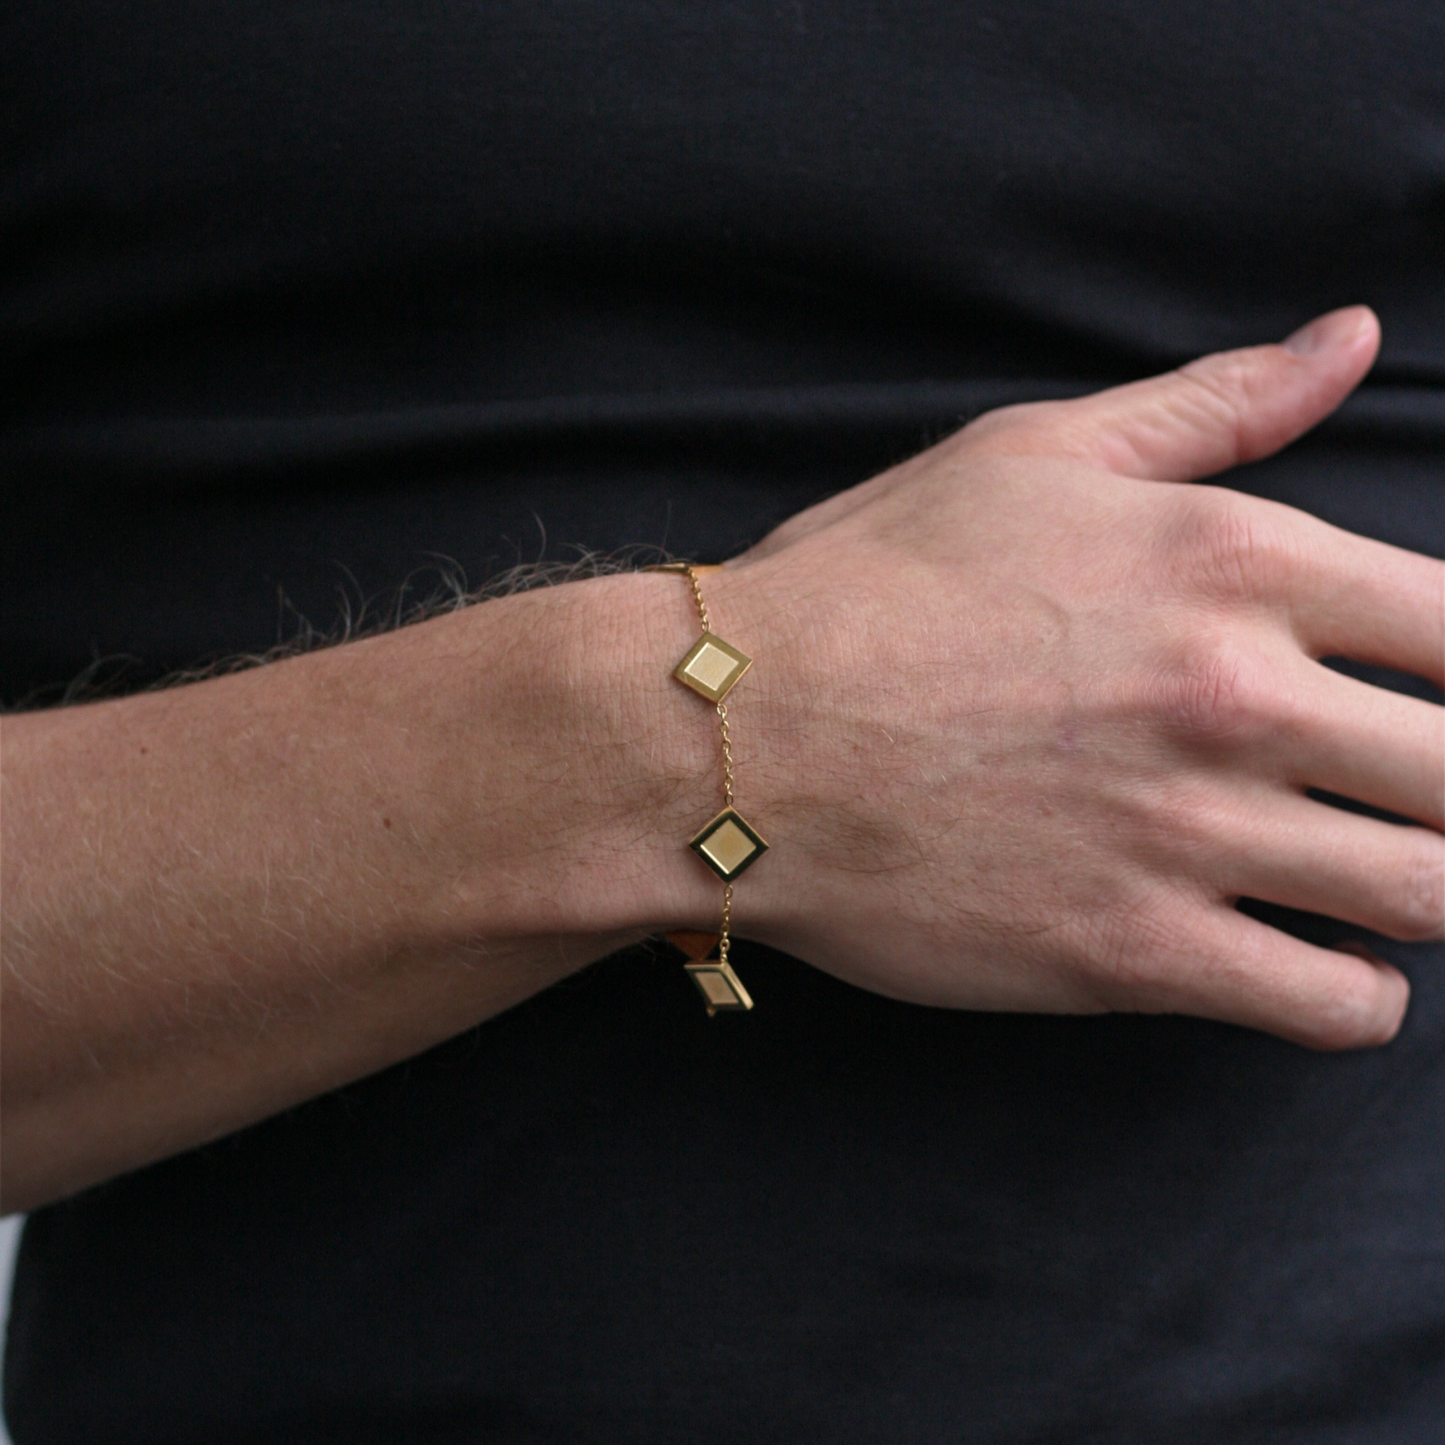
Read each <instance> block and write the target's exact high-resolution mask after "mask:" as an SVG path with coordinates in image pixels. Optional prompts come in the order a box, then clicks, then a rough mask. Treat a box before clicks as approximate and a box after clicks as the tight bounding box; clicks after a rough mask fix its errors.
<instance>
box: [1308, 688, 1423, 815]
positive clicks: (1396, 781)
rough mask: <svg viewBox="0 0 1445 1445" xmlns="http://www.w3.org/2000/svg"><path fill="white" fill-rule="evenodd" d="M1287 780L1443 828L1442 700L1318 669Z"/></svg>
mask: <svg viewBox="0 0 1445 1445" xmlns="http://www.w3.org/2000/svg"><path fill="white" fill-rule="evenodd" d="M1314 671H1315V674H1316V677H1315V684H1316V686H1315V691H1316V692H1317V695H1318V699H1319V701H1318V703H1317V704H1314V705H1312V706H1308V707H1307V708H1306V709H1305V711H1306V714H1307V715H1306V716H1305V717H1304V718H1302V719H1301V721H1300V722H1299V724H1298V727H1299V732H1300V736H1299V739H1298V745H1297V746H1296V747H1295V748H1294V749H1293V750H1292V751H1293V756H1292V757H1291V758H1290V759H1289V762H1288V769H1289V775H1290V776H1289V781H1290V782H1292V783H1294V784H1295V785H1296V786H1298V787H1302V788H1319V789H1322V790H1323V791H1325V792H1328V793H1338V794H1339V795H1340V796H1341V797H1343V798H1353V799H1354V800H1355V801H1356V802H1358V803H1368V804H1370V805H1371V806H1372V807H1376V808H1384V809H1385V810H1386V811H1387V812H1391V813H1398V814H1399V815H1400V816H1401V817H1402V818H1413V819H1415V820H1416V821H1417V822H1420V823H1425V824H1427V825H1428V826H1429V827H1431V828H1435V829H1439V830H1442V831H1445V708H1442V707H1439V706H1437V705H1436V704H1435V703H1430V702H1424V701H1422V700H1421V699H1420V698H1415V697H1406V696H1405V695H1403V694H1402V693H1398V692H1387V691H1386V690H1385V689H1384V688H1381V687H1371V686H1370V685H1369V684H1368V683H1364V682H1359V681H1357V680H1356V679H1355V678H1352V677H1343V676H1341V675H1340V674H1339V673H1337V672H1331V671H1330V670H1329V669H1327V668H1323V667H1320V668H1317V669H1314Z"/></svg>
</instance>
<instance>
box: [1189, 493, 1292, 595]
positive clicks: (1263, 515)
mask: <svg viewBox="0 0 1445 1445" xmlns="http://www.w3.org/2000/svg"><path fill="white" fill-rule="evenodd" d="M1176 546H1177V549H1178V558H1177V561H1178V570H1179V572H1180V573H1181V576H1180V581H1181V582H1182V583H1183V585H1184V586H1185V587H1186V588H1187V589H1188V590H1190V591H1192V592H1196V593H1202V594H1203V595H1205V596H1207V597H1210V598H1215V599H1222V600H1228V601H1257V600H1262V599H1263V598H1266V597H1269V596H1272V595H1274V594H1275V593H1277V592H1278V590H1279V589H1280V586H1281V585H1282V583H1283V582H1284V580H1285V579H1286V577H1287V576H1288V575H1289V573H1290V572H1291V570H1292V567H1293V565H1294V564H1295V563H1296V562H1297V561H1298V554H1299V545H1298V541H1297V539H1296V538H1294V537H1293V536H1292V535H1291V534H1290V531H1289V529H1288V528H1287V527H1286V526H1284V525H1283V524H1282V522H1281V520H1280V519H1279V518H1276V517H1273V516H1271V515H1270V514H1269V512H1268V511H1267V510H1266V509H1264V508H1263V507H1261V506H1260V505H1259V504H1258V503H1257V502H1256V501H1255V500H1254V499H1253V498H1249V497H1244V496H1240V495H1239V494H1238V493H1234V492H1228V491H1224V490H1222V489H1201V491H1200V492H1199V493H1198V494H1197V495H1196V496H1193V497H1191V498H1190V500H1189V504H1188V505H1187V507H1186V509H1185V517H1184V520H1183V525H1182V526H1181V527H1180V529H1179V533H1178V535H1177V538H1176Z"/></svg>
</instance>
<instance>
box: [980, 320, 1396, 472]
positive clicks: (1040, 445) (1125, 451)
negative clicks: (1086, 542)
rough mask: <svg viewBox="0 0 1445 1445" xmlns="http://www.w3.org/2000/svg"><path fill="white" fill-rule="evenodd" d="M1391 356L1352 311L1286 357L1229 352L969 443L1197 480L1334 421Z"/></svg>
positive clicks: (1299, 340)
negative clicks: (1379, 359) (1378, 360)
mask: <svg viewBox="0 0 1445 1445" xmlns="http://www.w3.org/2000/svg"><path fill="white" fill-rule="evenodd" d="M1379 346H1380V326H1379V322H1378V321H1377V320H1376V318H1375V314H1374V312H1372V311H1371V310H1370V309H1369V308H1368V307H1365V306H1350V307H1346V308H1345V309H1344V310H1341V311H1332V312H1330V313H1329V314H1328V315H1325V316H1321V317H1318V318H1317V319H1316V320H1314V321H1312V322H1310V323H1309V325H1307V326H1305V327H1302V328H1301V329H1300V330H1299V331H1297V332H1295V333H1294V335H1292V336H1290V337H1288V338H1287V339H1286V340H1285V341H1284V342H1283V343H1281V344H1280V345H1278V346H1255V347H1249V348H1246V349H1244V350H1240V351H1222V352H1217V353H1215V354H1214V355H1212V356H1205V357H1201V358H1200V359H1199V360H1197V361H1191V362H1190V363H1189V364H1188V365H1186V366H1183V367H1181V368H1180V369H1179V370H1178V371H1171V372H1168V373H1166V374H1165V375H1163V376H1156V377H1151V378H1149V379H1148V380H1146V381H1137V382H1133V383H1132V384H1130V385H1128V386H1119V387H1114V388H1112V389H1110V390H1108V391H1102V392H1099V393H1098V394H1097V395H1095V396H1091V397H1084V398H1082V399H1080V400H1078V401H1064V402H1043V403H1037V404H1034V405H1031V406H1018V407H1007V408H1004V409H1003V410H1000V411H996V412H990V413H989V414H988V415H987V416H984V417H981V418H980V419H979V420H978V421H977V422H975V423H974V424H973V425H972V426H971V427H970V428H968V430H967V431H966V432H965V433H964V436H965V437H966V438H968V439H969V441H970V443H971V444H972V445H977V446H979V447H980V448H982V449H986V450H989V451H995V452H1003V453H1007V454H1012V455H1018V454H1030V455H1048V456H1058V457H1069V458H1072V459H1074V460H1077V461H1081V462H1085V463H1086V464H1088V465H1091V466H1097V467H1100V468H1103V469H1105V470H1107V471H1112V472H1117V473H1119V474H1120V475H1122V476H1129V477H1141V478H1146V479H1150V480H1154V481H1180V482H1183V481H1193V480H1194V479H1196V478H1198V477H1207V476H1212V475H1214V474H1215V473H1216V472H1222V471H1227V470H1228V469H1229V468H1230V467H1236V466H1240V465H1242V464H1243V463H1245V462H1252V461H1256V460H1258V459H1259V458H1260V457H1265V456H1269V455H1270V453H1272V452H1276V451H1278V450H1279V449H1280V448H1281V447H1283V446H1286V445H1287V444H1288V443H1290V442H1292V441H1294V440H1295V438H1296V437H1298V436H1300V435H1302V434H1303V433H1304V432H1306V431H1308V430H1309V429H1310V428H1311V427H1312V426H1314V425H1316V424H1317V423H1318V422H1320V421H1323V420H1324V418H1325V417H1327V416H1328V415H1329V414H1330V413H1331V412H1332V411H1334V409H1335V408H1336V407H1337V406H1339V404H1340V403H1341V402H1342V401H1343V400H1344V399H1345V397H1347V396H1348V395H1349V394H1350V392H1351V391H1353V390H1354V389H1355V387H1356V386H1358V385H1359V383H1360V381H1361V379H1362V378H1363V377H1364V375H1365V373H1366V372H1367V371H1368V370H1369V369H1370V367H1371V365H1372V364H1373V363H1374V360H1375V355H1376V353H1377V352H1378V350H1379Z"/></svg>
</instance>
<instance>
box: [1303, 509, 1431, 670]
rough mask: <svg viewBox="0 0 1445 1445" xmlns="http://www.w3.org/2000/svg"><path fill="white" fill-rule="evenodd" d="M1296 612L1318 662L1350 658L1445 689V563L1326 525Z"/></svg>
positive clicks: (1308, 649)
mask: <svg viewBox="0 0 1445 1445" xmlns="http://www.w3.org/2000/svg"><path fill="white" fill-rule="evenodd" d="M1315 525H1316V527H1317V528H1318V529H1319V532H1318V534H1317V535H1319V536H1320V537H1321V539H1322V544H1321V546H1320V547H1319V551H1318V556H1315V555H1313V554H1311V555H1309V556H1307V557H1306V558H1305V559H1303V560H1305V561H1306V562H1307V563H1308V565H1307V566H1305V567H1302V568H1299V569H1298V570H1297V580H1296V582H1295V584H1294V587H1293V602H1294V605H1293V606H1292V608H1291V612H1292V617H1293V623H1294V631H1295V635H1296V637H1297V638H1298V639H1299V642H1300V645H1301V646H1302V647H1303V648H1304V649H1305V651H1306V652H1308V653H1309V654H1310V655H1311V656H1312V657H1350V658H1353V659H1354V660H1355V661H1357V662H1371V663H1375V664H1377V665H1378V666H1380V667H1392V668H1396V669H1398V670H1399V671H1401V672H1409V673H1413V674H1414V675H1415V676H1417V677H1425V678H1429V679H1430V681H1432V682H1433V683H1434V684H1435V685H1436V686H1437V687H1440V686H1445V562H1440V561H1438V560H1437V559H1436V558H1434V557H1422V556H1421V555H1420V554H1419V553H1417V552H1407V551H1405V550H1404V549H1403V548H1400V547H1390V546H1387V545H1386V544H1385V543H1384V542H1376V541H1372V540H1371V539H1370V538H1368V537H1356V536H1354V535H1353V534H1351V533H1349V532H1344V531H1341V530H1339V529H1338V528H1335V527H1330V526H1327V525H1326V524H1325V523H1323V522H1320V523H1317V524H1315Z"/></svg>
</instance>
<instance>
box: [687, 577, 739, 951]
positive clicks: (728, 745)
mask: <svg viewBox="0 0 1445 1445" xmlns="http://www.w3.org/2000/svg"><path fill="white" fill-rule="evenodd" d="M687 580H688V581H689V582H691V583H692V595H693V600H694V601H695V602H696V603H697V619H698V621H699V622H700V623H701V624H702V630H703V631H704V632H711V631H712V619H711V618H710V617H709V616H708V610H707V603H706V602H704V601H703V597H702V582H701V581H700V580H699V578H698V575H697V568H696V567H693V566H689V567H688V569H687ZM717 726H718V732H719V734H721V737H722V765H723V806H724V807H727V808H731V807H732V805H733V737H732V733H731V732H730V731H729V730H728V709H727V704H726V703H723V702H720V703H718V705H717ZM732 923H733V885H732V884H731V883H725V884H724V885H723V907H722V933H721V934H720V935H719V937H718V944H717V956H718V958H719V959H721V961H722V962H723V963H726V962H727V961H728V949H729V948H730V947H731V946H732Z"/></svg>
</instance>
